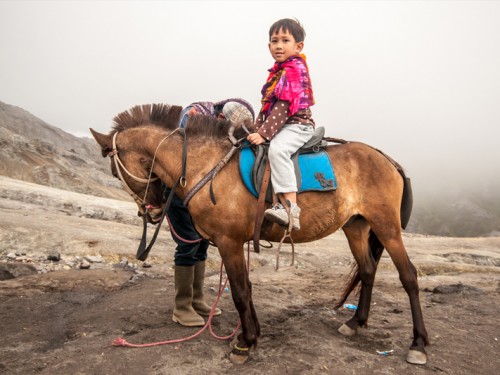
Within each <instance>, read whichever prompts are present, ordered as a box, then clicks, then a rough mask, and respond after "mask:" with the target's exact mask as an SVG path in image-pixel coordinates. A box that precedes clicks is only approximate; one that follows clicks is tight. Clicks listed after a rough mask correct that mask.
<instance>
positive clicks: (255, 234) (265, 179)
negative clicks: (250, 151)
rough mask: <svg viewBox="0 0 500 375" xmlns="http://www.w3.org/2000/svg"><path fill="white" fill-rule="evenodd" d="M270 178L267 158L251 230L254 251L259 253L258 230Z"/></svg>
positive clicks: (260, 227)
mask: <svg viewBox="0 0 500 375" xmlns="http://www.w3.org/2000/svg"><path fill="white" fill-rule="evenodd" d="M270 179H271V164H270V162H269V159H267V161H266V167H265V169H264V175H263V176H262V185H261V186H260V192H259V199H258V201H257V212H256V214H255V227H254V231H253V249H254V251H255V252H256V253H260V244H259V243H260V230H261V229H262V222H263V221H264V208H265V204H266V192H267V187H268V186H269V180H270Z"/></svg>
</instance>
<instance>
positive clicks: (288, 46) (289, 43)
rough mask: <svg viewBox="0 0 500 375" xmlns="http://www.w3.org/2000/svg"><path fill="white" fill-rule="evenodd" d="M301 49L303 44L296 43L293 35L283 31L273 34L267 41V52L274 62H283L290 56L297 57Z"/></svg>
mask: <svg viewBox="0 0 500 375" xmlns="http://www.w3.org/2000/svg"><path fill="white" fill-rule="evenodd" d="M302 48H304V42H298V43H297V42H296V41H295V38H294V37H293V35H292V34H290V33H289V32H288V31H287V32H285V31H283V29H279V30H278V31H277V32H275V33H274V34H273V35H272V36H271V40H270V41H269V52H271V55H272V56H273V58H274V59H275V60H276V62H283V61H285V60H286V59H288V58H289V57H290V56H294V55H298V54H299V53H300V52H301V51H302Z"/></svg>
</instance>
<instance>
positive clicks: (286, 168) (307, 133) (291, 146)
mask: <svg viewBox="0 0 500 375" xmlns="http://www.w3.org/2000/svg"><path fill="white" fill-rule="evenodd" d="M313 134H314V129H313V127H312V126H307V125H299V124H290V125H286V126H285V127H283V128H282V129H281V131H280V132H279V133H278V134H276V136H275V137H274V138H273V139H272V140H271V144H270V146H269V161H270V164H271V181H272V183H273V189H274V191H275V192H276V193H277V194H279V193H281V194H283V195H284V197H285V199H288V200H289V201H290V203H291V214H292V216H293V219H294V223H293V229H295V230H298V229H300V221H299V216H300V208H299V207H298V206H297V204H296V202H297V180H296V177H295V170H294V166H293V162H292V160H291V156H292V155H293V154H294V153H295V152H297V150H298V149H299V148H300V147H302V146H303V145H304V144H305V143H306V142H307V141H308V140H309V139H311V137H312V136H313ZM265 217H266V218H267V219H269V220H271V221H273V222H276V223H278V224H280V225H288V223H289V218H288V214H287V213H286V211H285V208H284V207H283V206H282V205H281V204H277V205H275V206H274V207H272V208H270V209H268V210H266V212H265Z"/></svg>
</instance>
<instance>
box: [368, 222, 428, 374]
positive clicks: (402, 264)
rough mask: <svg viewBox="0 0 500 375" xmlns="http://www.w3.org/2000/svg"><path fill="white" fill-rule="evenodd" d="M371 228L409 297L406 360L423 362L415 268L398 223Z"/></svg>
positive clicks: (423, 341)
mask: <svg viewBox="0 0 500 375" xmlns="http://www.w3.org/2000/svg"><path fill="white" fill-rule="evenodd" d="M372 227H373V226H372ZM373 230H374V231H375V233H376V234H377V236H378V238H379V240H380V242H381V243H382V244H383V245H384V247H385V248H386V249H387V252H388V253H389V255H390V257H391V259H392V261H393V262H394V265H395V266H396V268H397V270H398V272H399V279H400V280H401V284H403V287H404V289H405V291H406V293H407V294H408V297H409V299H410V306H411V315H412V319H413V341H412V344H411V346H410V351H409V352H408V356H407V357H406V360H407V361H408V362H410V363H414V364H424V363H426V361H427V355H426V353H425V345H427V344H428V343H429V341H428V336H427V331H426V329H425V325H424V317H423V314H422V308H421V306H420V299H419V290H418V281H417V270H416V269H415V266H414V265H413V264H412V263H411V261H410V259H409V258H408V254H407V253H406V249H405V247H404V244H403V238H402V237H401V229H400V228H399V225H397V224H395V225H394V226H393V228H390V226H389V225H387V223H386V224H385V225H381V226H380V227H379V228H377V227H376V226H375V227H373Z"/></svg>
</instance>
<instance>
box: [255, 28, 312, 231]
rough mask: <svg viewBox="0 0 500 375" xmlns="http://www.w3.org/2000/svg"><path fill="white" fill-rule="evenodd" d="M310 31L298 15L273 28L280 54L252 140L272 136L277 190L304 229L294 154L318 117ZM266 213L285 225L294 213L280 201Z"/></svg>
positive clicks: (272, 40)
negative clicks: (308, 52) (308, 51)
mask: <svg viewBox="0 0 500 375" xmlns="http://www.w3.org/2000/svg"><path fill="white" fill-rule="evenodd" d="M304 37H305V31H304V29H303V28H302V26H301V25H300V23H299V22H298V21H297V20H292V19H288V18H285V19H281V20H279V21H277V22H275V23H274V24H273V25H272V26H271V28H270V29H269V51H270V52H271V56H272V57H273V58H274V59H275V60H276V62H275V64H274V66H273V67H272V68H271V69H270V70H269V72H270V74H269V77H268V78H267V82H266V84H265V85H264V87H263V88H262V109H261V110H260V113H259V115H258V117H257V121H256V125H257V132H256V133H252V134H250V135H249V136H248V137H247V139H248V141H250V143H252V144H255V145H259V144H262V143H264V142H265V141H266V140H267V141H270V145H269V160H270V163H271V181H272V184H273V188H274V191H275V193H276V194H278V193H281V194H283V195H284V197H285V199H287V200H288V201H290V203H291V215H292V217H293V229H294V230H298V229H300V222H299V216H300V208H299V207H298V206H297V181H296V177H295V171H294V167H293V162H292V160H291V156H292V155H293V154H294V153H295V152H296V151H297V150H298V149H299V148H300V147H301V146H303V145H304V144H305V143H306V142H307V141H308V140H309V139H311V137H312V136H313V134H314V121H313V119H312V115H311V110H310V108H309V107H311V106H312V105H314V97H313V92H312V86H311V79H310V78H309V69H308V67H307V64H306V57H305V55H302V54H300V52H301V51H302V49H303V48H304ZM264 215H265V217H266V218H267V219H268V220H270V221H273V222H276V223H278V224H280V225H288V224H289V218H288V214H287V213H286V211H285V208H284V207H283V206H282V205H281V204H280V203H278V204H276V205H274V206H273V207H272V208H270V209H268V210H266V211H265V214H264Z"/></svg>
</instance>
